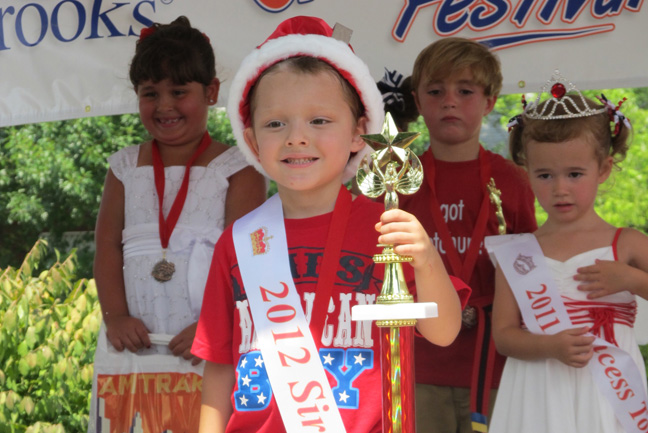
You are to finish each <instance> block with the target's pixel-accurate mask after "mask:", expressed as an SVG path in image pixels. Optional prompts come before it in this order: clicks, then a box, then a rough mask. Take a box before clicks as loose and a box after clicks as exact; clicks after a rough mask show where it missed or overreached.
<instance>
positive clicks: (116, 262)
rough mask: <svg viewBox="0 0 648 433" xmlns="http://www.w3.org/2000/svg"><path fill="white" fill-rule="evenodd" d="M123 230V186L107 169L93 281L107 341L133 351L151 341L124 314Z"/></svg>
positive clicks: (137, 322) (139, 325) (135, 321)
mask: <svg viewBox="0 0 648 433" xmlns="http://www.w3.org/2000/svg"><path fill="white" fill-rule="evenodd" d="M123 228H124V185H123V184H122V183H121V182H120V181H119V180H118V179H117V178H116V177H115V175H114V174H113V172H112V170H110V169H109V170H108V174H107V175H106V181H105V184H104V191H103V195H102V196H101V206H100V207H99V214H98V216H97V225H96V227H95V244H96V251H95V259H94V278H95V282H96V284H97V294H98V295H99V303H100V304H101V311H102V313H103V319H104V323H105V324H106V328H107V332H106V336H107V337H108V341H110V343H111V344H112V345H113V346H114V347H115V349H117V350H119V351H122V350H124V348H126V349H128V350H130V351H131V352H136V351H137V350H138V349H140V348H142V347H149V346H150V345H151V342H150V340H149V337H148V330H147V329H146V327H145V326H144V324H143V323H142V322H141V321H140V320H139V319H137V318H135V317H131V316H130V315H129V313H128V304H127V303H126V292H125V289H124V274H123V271H122V268H123V265H124V261H123V255H122V245H121V242H122V230H123Z"/></svg>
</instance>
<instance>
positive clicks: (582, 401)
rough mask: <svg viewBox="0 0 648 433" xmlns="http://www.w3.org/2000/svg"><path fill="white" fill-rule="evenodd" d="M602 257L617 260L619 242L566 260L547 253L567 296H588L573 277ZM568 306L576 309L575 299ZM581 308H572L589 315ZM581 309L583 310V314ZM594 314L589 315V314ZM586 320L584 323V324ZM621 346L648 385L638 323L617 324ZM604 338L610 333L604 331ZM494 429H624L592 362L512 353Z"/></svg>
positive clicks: (615, 298)
mask: <svg viewBox="0 0 648 433" xmlns="http://www.w3.org/2000/svg"><path fill="white" fill-rule="evenodd" d="M596 259H601V260H615V257H614V250H613V247H612V246H610V247H604V248H597V249H594V250H591V251H586V252H584V253H581V254H578V255H576V256H574V257H572V258H570V259H569V260H567V261H565V262H559V261H557V260H553V259H550V258H547V263H548V265H549V268H550V269H551V272H552V274H553V277H554V279H555V280H556V282H557V285H558V288H559V290H560V293H561V295H562V296H563V300H565V298H570V299H571V300H575V301H587V302H588V303H590V304H591V303H592V301H589V300H587V298H586V293H585V292H581V291H579V290H578V289H577V286H578V281H575V280H574V279H573V276H574V275H575V274H576V269H577V268H579V267H581V266H587V265H590V264H593V263H594V261H595V260H596ZM634 298H635V296H634V295H632V294H631V293H630V292H627V291H624V292H619V293H615V294H613V295H610V296H606V297H603V298H599V299H597V300H596V301H598V302H603V303H615V304H626V305H627V304H631V303H633V302H634V301H635V299H634ZM566 305H567V306H568V310H570V307H569V304H568V303H566ZM576 310H578V307H576V308H573V309H572V311H570V317H571V318H572V321H574V317H575V316H577V315H580V316H581V317H582V316H586V314H584V311H583V310H582V309H581V310H579V311H578V312H577V311H576ZM579 313H580V314H579ZM587 316H589V314H587ZM578 323H579V324H578V325H576V326H592V324H593V320H589V321H588V322H584V323H583V322H582V321H578ZM580 323H583V324H580ZM613 327H614V336H615V339H616V341H617V343H618V346H619V347H620V348H622V349H623V350H625V351H626V352H628V353H629V354H630V356H631V357H632V358H633V359H634V361H635V363H636V364H637V367H638V368H639V371H640V372H641V377H642V380H643V384H644V387H645V386H646V367H645V365H644V361H643V359H642V357H641V353H640V352H639V347H638V345H637V341H636V338H635V334H634V331H633V328H632V327H630V326H627V325H624V324H618V323H615V324H614V326H613ZM601 337H605V334H604V333H603V334H602V335H601ZM489 431H490V432H491V433H559V432H565V433H567V432H569V433H615V432H618V433H623V432H625V430H624V429H623V428H622V427H621V424H620V423H619V422H618V421H617V419H616V417H615V415H614V412H613V411H612V408H611V406H610V404H609V403H608V401H607V400H606V399H605V397H604V396H603V395H602V394H601V393H600V392H599V390H598V388H597V385H596V383H594V381H593V379H592V374H591V373H590V371H589V369H588V368H587V367H584V368H573V367H568V366H567V365H565V364H563V363H562V362H560V361H558V360H555V359H540V360H535V361H524V360H520V359H515V358H507V360H506V365H505V367H504V372H503V373H502V380H501V382H500V387H499V391H498V393H497V400H496V402H495V408H494V411H493V419H492V421H491V423H490V427H489Z"/></svg>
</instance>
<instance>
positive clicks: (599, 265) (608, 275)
mask: <svg viewBox="0 0 648 433" xmlns="http://www.w3.org/2000/svg"><path fill="white" fill-rule="evenodd" d="M617 250H618V255H619V261H613V260H597V261H596V263H595V264H593V265H590V266H584V267H582V268H578V274H576V275H575V276H574V279H575V280H577V281H582V284H580V285H579V286H578V289H579V290H583V291H585V292H589V293H588V295H587V297H588V298H589V299H596V298H600V297H602V296H607V295H611V294H613V293H617V292H620V291H623V290H628V291H630V292H631V293H634V294H635V295H637V296H641V297H642V298H644V299H648V236H646V235H644V234H643V233H641V232H639V231H637V230H634V229H624V230H623V231H622V232H621V236H620V237H619V241H618V244H617Z"/></svg>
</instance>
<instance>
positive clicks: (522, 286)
mask: <svg viewBox="0 0 648 433" xmlns="http://www.w3.org/2000/svg"><path fill="white" fill-rule="evenodd" d="M485 245H486V249H487V250H488V252H489V253H490V254H491V256H493V255H494V256H495V258H496V260H497V264H498V265H499V267H500V269H501V270H502V272H503V273H504V276H505V277H506V280H507V281H508V283H509V285H510V286H511V290H512V292H513V295H514V296H515V299H516V301H517V303H518V306H519V307H520V313H521V314H522V318H523V319H524V323H525V325H526V327H527V328H528V329H529V331H530V332H532V333H534V334H541V333H545V334H556V333H558V332H560V331H563V330H565V329H569V328H573V327H574V326H573V325H572V323H571V320H570V319H569V314H568V313H567V309H566V308H565V304H564V303H563V301H562V298H561V296H560V292H559V290H558V287H557V285H556V282H555V281H554V279H553V277H552V275H551V272H550V270H549V267H548V266H547V262H546V260H545V257H544V254H543V253H542V249H541V248H540V244H538V241H537V239H536V237H535V236H534V235H532V234H518V235H505V236H488V237H486V239H485ZM589 335H591V334H589ZM587 366H588V368H589V370H590V372H591V373H592V376H593V378H594V382H595V383H596V385H597V386H598V388H599V391H600V392H601V393H602V394H603V395H604V396H605V398H606V399H607V400H608V401H609V402H610V404H611V406H612V408H613V409H614V413H615V415H616V417H617V419H618V420H619V422H620V423H621V425H622V426H623V428H624V429H625V430H626V432H628V433H641V432H644V433H645V432H648V409H647V408H646V389H645V385H643V384H642V378H641V374H640V373H639V369H638V367H637V364H636V363H635V362H634V360H633V359H632V357H631V356H630V355H629V354H628V353H627V352H625V351H624V350H621V349H619V348H618V347H616V346H615V345H613V344H610V343H608V342H607V341H605V340H604V339H602V338H598V337H597V338H596V340H594V357H593V358H592V359H591V360H590V362H589V363H588V364H587Z"/></svg>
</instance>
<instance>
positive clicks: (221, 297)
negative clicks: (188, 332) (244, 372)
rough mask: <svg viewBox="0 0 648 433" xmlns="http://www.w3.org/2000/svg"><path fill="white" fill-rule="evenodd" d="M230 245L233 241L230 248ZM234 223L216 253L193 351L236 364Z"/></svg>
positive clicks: (208, 278) (213, 359)
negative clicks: (233, 280) (233, 349)
mask: <svg viewBox="0 0 648 433" xmlns="http://www.w3.org/2000/svg"><path fill="white" fill-rule="evenodd" d="M229 245H232V247H231V248H229ZM232 250H233V241H232V226H231V225H230V227H229V228H227V229H226V230H225V232H223V234H222V235H221V237H220V238H219V240H218V242H217V243H216V247H215V249H214V255H213V257H212V263H211V266H210V268H209V276H208V277H207V284H206V286H205V294H204V297H203V303H202V309H201V311H200V318H199V319H198V327H197V328H196V336H195V337H194V342H193V345H192V346H191V353H192V354H194V355H195V356H197V357H199V358H201V359H205V360H207V361H210V362H216V363H219V364H232V363H233V358H232V347H233V346H232V345H233V340H234V338H233V323H234V294H233V290H232V285H231V281H232V277H231V268H232V263H231V257H232V256H231V254H230V252H231V251H232Z"/></svg>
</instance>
